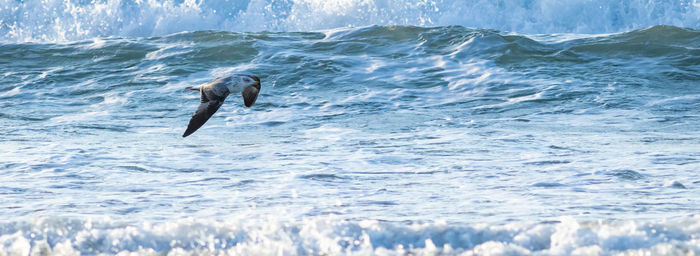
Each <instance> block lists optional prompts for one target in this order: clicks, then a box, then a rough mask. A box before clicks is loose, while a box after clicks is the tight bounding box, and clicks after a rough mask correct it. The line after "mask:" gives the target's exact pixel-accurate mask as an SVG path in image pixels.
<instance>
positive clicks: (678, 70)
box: [0, 1, 700, 255]
mask: <svg viewBox="0 0 700 256" xmlns="http://www.w3.org/2000/svg"><path fill="white" fill-rule="evenodd" d="M350 2H351V1H350ZM106 3H112V2H106ZM125 3H127V2H125ZM188 3H189V2H185V3H182V4H181V5H177V4H171V5H172V6H170V7H168V6H167V4H163V5H162V6H161V7H159V5H155V4H154V3H149V4H151V6H150V8H151V9H149V10H157V9H158V8H166V9H167V8H174V7H178V8H181V9H182V10H190V11H196V10H200V11H202V10H206V8H205V7H208V5H206V3H199V5H198V6H195V7H198V8H199V9H196V8H195V9H187V8H194V7H192V6H190V7H188V5H187V4H188ZM254 3H255V2H254V1H252V2H250V3H249V4H248V5H241V6H248V8H249V10H250V8H252V7H251V6H254ZM285 3H287V4H292V3H293V2H285ZM330 3H334V2H330ZM537 3H538V4H540V5H542V6H545V4H544V3H539V2H537ZM23 4H24V5H27V4H31V3H23ZM54 4H57V3H54ZM379 4H381V2H376V3H375V5H379ZM440 4H442V5H450V4H451V5H454V6H457V5H459V3H457V2H455V3H451V2H439V3H433V5H435V6H437V5H440ZM688 4H689V5H688V6H695V5H690V3H688ZM17 5H18V6H20V4H17ZM76 5H77V4H76ZM681 5H682V3H681ZM271 6H277V5H274V4H273V5H271ZM309 6H311V4H310V3H309ZM426 6H427V7H426ZM430 6H431V5H422V7H420V6H419V7H420V8H428V7H430ZM20 7H21V6H20ZM278 7H280V6H278ZM282 7H284V6H281V7H280V8H282ZM307 7H308V6H307ZM419 7H416V8H418V9H410V7H406V8H408V9H405V10H403V11H404V12H409V11H415V12H418V13H420V14H421V15H423V16H425V17H428V16H430V15H434V13H433V11H430V10H432V9H430V10H427V9H420V8H419ZM438 7H439V8H442V7H441V6H438ZM511 7H512V6H511ZM511 7H509V6H507V5H506V6H501V7H498V8H505V9H508V8H511ZM516 7H517V6H516ZM608 7H609V8H613V7H615V5H614V4H613V5H611V6H608ZM633 7H634V6H632V7H629V8H631V9H634V8H633ZM83 8H84V9H82V10H86V12H87V11H89V10H91V9H89V8H88V6H85V7H83ZM121 8H122V9H118V10H121V12H122V16H119V17H131V16H135V17H141V18H143V19H145V17H146V16H139V15H140V14H139V15H137V14H138V13H137V12H133V13H131V14H130V15H131V16H129V15H127V16H124V14H123V13H126V11H125V9H124V8H127V9H128V6H126V7H125V6H122V7H121ZM241 8H243V7H241ZM309 8H310V7H309ZM493 8H497V7H493ZM513 8H515V7H513ZM552 8H553V7H552ZM688 8H689V9H688V10H689V11H687V12H685V14H684V13H683V12H680V13H679V12H676V13H675V14H676V16H678V17H684V19H685V21H684V19H680V18H678V19H677V20H680V21H679V22H680V23H682V24H679V26H671V25H658V26H645V27H638V28H636V27H635V28H631V29H628V28H629V26H634V25H633V24H646V23H643V22H641V23H640V22H638V23H633V22H630V23H625V22H626V21H628V20H632V21H634V19H616V20H604V21H607V23H609V24H617V27H615V26H612V25H611V26H601V27H598V28H590V29H593V30H595V31H594V34H581V33H576V34H574V33H572V32H581V30H583V29H582V28H580V25H581V24H580V23H576V21H577V19H576V17H574V18H572V19H571V23H570V24H566V26H559V27H555V28H553V30H557V31H556V32H570V33H550V32H551V31H552V30H549V29H548V28H549V27H536V26H535V25H532V26H535V27H533V28H535V30H537V29H539V30H540V31H539V32H537V33H535V32H532V31H530V30H527V29H522V30H520V31H524V32H509V30H507V29H506V30H495V29H490V28H501V29H502V27H508V26H509V24H508V23H503V22H502V23H497V22H496V23H494V24H496V25H498V24H500V26H501V27H499V26H496V25H494V26H488V25H484V26H482V27H484V28H470V27H466V26H441V25H447V24H442V23H439V22H438V21H433V23H436V24H434V25H440V26H427V25H431V24H432V23H431V24H413V25H415V26H412V25H411V24H408V25H391V24H384V25H371V26H353V27H351V28H337V27H336V28H332V29H325V28H318V29H316V28H317V27H314V28H312V29H308V30H305V31H307V32H295V31H294V29H288V27H284V26H282V25H279V24H283V25H284V24H286V26H292V25H293V24H294V23H291V21H289V20H284V19H281V20H280V19H278V20H277V21H278V27H274V28H272V29H268V30H272V31H254V32H236V31H237V30H236V29H231V30H229V31H226V29H225V28H223V29H222V28H207V27H205V29H198V30H196V31H182V32H177V33H171V32H172V31H165V33H162V34H160V33H158V32H157V31H150V32H144V31H141V30H139V31H140V32H138V31H137V32H138V33H136V32H134V31H136V30H126V29H124V28H126V26H124V24H123V23H113V24H112V26H111V28H114V27H117V25H120V24H121V25H120V26H122V27H121V29H120V30H117V29H112V30H108V29H106V28H105V29H104V30H103V32H104V33H107V35H106V36H99V35H93V34H90V33H86V34H84V36H85V38H83V36H81V35H75V34H70V33H67V34H65V33H64V34H61V35H62V36H63V39H66V40H63V39H61V38H56V35H58V34H56V33H54V32H56V31H54V30H51V31H44V30H43V29H44V28H36V29H34V30H31V29H25V30H23V31H29V30H31V31H33V33H32V36H31V37H30V38H29V39H31V40H29V41H28V42H25V41H24V40H19V39H18V38H16V37H12V36H11V35H13V34H12V33H7V34H6V36H5V37H4V38H3V39H4V40H5V41H4V42H3V43H1V44H0V130H1V131H3V132H2V136H0V145H1V146H0V169H2V171H1V172H0V181H1V182H0V198H1V199H2V200H0V216H3V220H2V221H0V250H1V251H3V252H8V253H16V254H20V255H22V254H37V253H42V252H44V253H48V252H50V253H54V254H84V255H92V254H100V253H106V254H117V253H120V252H121V253H126V252H137V253H138V254H159V253H164V254H168V253H169V254H173V255H180V254H184V255H188V254H191V255H201V254H215V253H221V254H233V255H236V254H243V255H248V254H283V255H296V254H331V255H335V254H358V255H367V254H377V255H403V254H406V253H425V254H427V255H433V254H460V253H466V254H467V255H472V254H477V255H480V254H510V255H520V254H544V255H566V254H577V253H580V254H587V255H591V254H593V255H595V254H604V255H607V254H614V253H619V252H626V253H630V254H635V253H637V254H644V253H651V254H654V255H658V254H692V253H699V252H700V239H699V238H698V237H699V236H700V221H699V216H698V215H696V214H697V212H698V209H700V204H699V203H698V201H697V200H696V199H697V198H698V196H699V195H700V193H698V186H699V184H700V174H698V172H697V170H698V168H699V167H700V150H699V149H700V130H698V127H700V111H698V110H699V109H700V87H699V86H698V85H699V84H700V83H699V81H700V31H698V30H697V23H693V21H697V16H695V15H694V13H697V12H694V11H696V8H697V7H688ZM694 8H695V9H694ZM584 9H585V8H584ZM218 10H221V9H218ZM294 10H296V9H294V8H292V9H291V12H294ZM426 10H427V11H426ZM442 10H443V11H442V12H444V13H443V14H444V15H443V16H445V17H447V16H449V15H448V14H450V12H449V10H445V8H442ZM509 10H510V9H509ZM539 10H541V8H540V9H539ZM669 10H675V9H673V8H671V9H669ZM93 11H94V10H93ZM435 12H440V11H435ZM669 12H672V11H669ZM156 13H157V12H156ZM279 13H280V15H281V14H282V13H283V12H282V11H279ZM11 14H12V13H10V15H11ZM245 14H246V13H242V14H240V15H245ZM404 14H405V13H404ZM679 14H682V15H679ZM37 15H39V14H37ZM63 15H67V14H65V13H64V14H63ZM374 15H375V16H377V17H379V16H382V15H388V14H386V13H382V12H375V13H374ZM523 15H525V14H523ZM529 15H534V14H529ZM581 15H585V14H581ZM683 15H685V16H683ZM117 16H118V15H117ZM419 16H420V15H419ZM19 17H23V16H21V15H20V16H19ZM213 17H218V16H213ZM411 17H413V18H416V19H417V18H418V17H415V16H411ZM577 17H578V16H577ZM628 17H631V16H629V15H628ZM654 17H656V20H655V19H653V18H654ZM654 17H651V16H649V17H647V19H646V21H647V22H650V23H654V22H657V21H659V20H661V21H663V19H665V18H667V17H666V16H664V15H660V14H659V15H658V16H654ZM286 18H287V19H289V16H286ZM433 18H435V17H433ZM545 18H546V17H545ZM554 18H556V17H550V19H554ZM578 18H579V19H581V18H582V17H578ZM34 19H36V20H32V19H31V17H30V18H18V19H17V20H18V21H20V22H25V23H23V24H29V23H27V22H28V21H27V20H29V21H35V22H37V23H40V20H41V17H39V18H34ZM221 19H223V20H225V21H228V20H227V19H226V18H225V17H224V18H221ZM435 19H436V18H435ZM639 19H642V18H639ZM669 19H670V18H669ZM330 20H331V21H334V22H339V21H338V20H333V19H330ZM349 21H353V20H352V19H350V20H349ZM349 21H348V22H349ZM355 21H357V20H355ZM393 21H394V22H393V23H401V21H402V20H401V19H395V20H393ZM531 21H532V24H539V23H537V20H531ZM285 22H286V23H285ZM462 22H468V20H462ZM683 22H685V23H683ZM78 23H79V22H77V21H76V22H74V23H70V24H78ZM375 23H377V24H382V22H375ZM388 23H392V22H388ZM407 23H411V21H410V20H409V21H407ZM413 23H415V22H413ZM455 23H459V22H455ZM541 23H542V24H546V22H544V21H542V22H541ZM4 24H10V23H8V22H5V23H4ZM223 24H225V23H223ZM306 24H307V25H309V26H312V25H314V24H315V23H306ZM552 24H553V25H552ZM552 24H550V25H552V26H554V25H556V23H552ZM601 24H606V22H601ZM683 24H685V27H684V26H682V25H683ZM205 25H206V24H204V25H202V26H205ZM360 25H362V24H360ZM456 25H466V24H456ZM329 26H332V25H329ZM569 27H579V29H578V30H577V29H570V28H569ZM27 28H32V27H31V26H28V27H27ZM69 28H74V27H71V26H66V27H65V29H64V32H65V31H70V29H69ZM84 28H85V27H84ZM168 28H170V29H175V28H174V25H171V26H170V27H168ZM3 29H5V30H7V31H15V32H17V31H19V30H17V29H15V30H12V27H11V26H5V27H3ZM210 29H213V30H210ZM606 29H609V30H606ZM253 30H256V29H253ZM285 30H286V31H285ZM611 30H622V31H611ZM585 32H588V31H585ZM610 32H614V33H610ZM110 33H112V34H110ZM132 33H135V34H132ZM140 33H146V35H143V34H140ZM541 33H547V34H541ZM603 33H605V34H603ZM15 34H17V33H15ZM25 34H26V33H25ZM37 35H44V38H45V39H46V40H40V38H42V37H41V36H37ZM25 39H27V38H25ZM231 73H247V74H254V75H256V76H259V77H260V78H261V81H262V91H261V93H260V96H259V98H258V100H257V102H256V104H255V105H254V106H253V107H251V108H246V107H244V106H243V101H242V99H240V98H239V97H236V96H230V97H229V98H228V99H227V101H226V103H225V104H224V105H223V106H222V108H221V109H220V110H219V111H218V112H217V113H216V114H215V115H214V116H213V117H212V119H210V120H209V121H208V122H207V123H206V124H205V125H204V126H203V127H202V128H200V130H198V131H197V132H196V133H194V134H193V135H192V136H190V137H187V138H184V139H183V138H182V137H181V134H182V132H183V131H184V130H185V128H186V126H187V122H188V120H189V118H190V116H191V115H192V113H193V112H194V110H195V109H196V108H197V106H198V105H199V95H198V93H197V92H193V91H190V90H185V89H184V88H185V87H187V86H192V85H197V84H200V83H204V82H207V81H209V80H211V79H213V78H215V77H217V76H223V75H226V74H231Z"/></svg>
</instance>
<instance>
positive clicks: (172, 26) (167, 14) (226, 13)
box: [0, 0, 700, 42]
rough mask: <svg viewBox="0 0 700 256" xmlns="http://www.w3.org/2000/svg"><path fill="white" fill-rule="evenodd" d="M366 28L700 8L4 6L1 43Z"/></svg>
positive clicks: (625, 26)
mask: <svg viewBox="0 0 700 256" xmlns="http://www.w3.org/2000/svg"><path fill="white" fill-rule="evenodd" d="M369 25H380V26H384V25H400V26H421V27H426V26H449V25H460V26H465V27H474V28H484V29H497V30H502V31H513V32H519V33H613V32H621V31H629V30H635V29H641V28H644V27H649V26H654V25H672V26H677V27H688V28H698V27H700V4H698V3H697V1H690V0H683V1H671V0H665V1H652V0H635V1H622V2H621V1H615V0H606V1H582V0H567V1H545V0H535V1H532V0H518V1H505V2H503V1H496V2H494V1H484V0H469V1H461V0H441V1H432V0H411V1H387V0H372V1H360V0H338V1H322V0H313V1H308V0H282V1H276V0H275V1H273V0H247V1H228V0H202V1H196V0H184V1H158V0H147V1H135V0H100V1H75V0H69V1H63V0H48V1H14V0H3V1H0V35H2V36H0V40H2V41H7V42H26V41H34V42H62V41H75V40H82V39H88V38H94V37H150V36H162V35H167V34H172V33H178V32H183V31H200V30H217V31H232V32H255V31H280V32H293V31H318V30H326V29H335V28H345V27H363V26H369Z"/></svg>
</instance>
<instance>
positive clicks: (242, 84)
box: [182, 74, 260, 137]
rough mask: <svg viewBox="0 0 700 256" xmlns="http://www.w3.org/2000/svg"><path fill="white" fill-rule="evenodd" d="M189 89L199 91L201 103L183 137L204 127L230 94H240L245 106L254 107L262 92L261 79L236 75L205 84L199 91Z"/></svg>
mask: <svg viewBox="0 0 700 256" xmlns="http://www.w3.org/2000/svg"><path fill="white" fill-rule="evenodd" d="M187 89H190V90H198V91H199V93H200V94H201V101H200V104H199V107H198V108H197V110H196V111H195V112H194V114H193V115H192V118H191V119H190V123H189V124H188V125H187V130H185V133H184V134H182V137H187V136H189V135H190V134H192V133H194V132H195V131H197V129H199V128H200V127H202V125H204V123H206V122H207V120H209V118H211V116H212V115H214V113H216V111H217V110H219V108H220V107H221V105H223V104H224V100H226V97H227V96H228V95H229V94H230V93H238V92H240V93H241V96H242V97H243V103H244V104H245V106H246V107H250V106H252V105H253V104H254V103H255V100H256V99H257V98H258V93H259V92H260V79H259V78H258V77H256V76H251V75H238V74H236V75H230V76H225V77H219V78H217V79H214V80H213V81H211V82H208V83H206V84H203V85H202V86H200V87H199V89H197V88H193V87H188V88H187Z"/></svg>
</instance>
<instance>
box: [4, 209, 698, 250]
mask: <svg viewBox="0 0 700 256" xmlns="http://www.w3.org/2000/svg"><path fill="white" fill-rule="evenodd" d="M698 223H700V218H698V216H694V217H685V218H679V219H673V220H666V221H662V222H657V223H653V224H652V223H644V222H638V221H637V222H635V221H620V222H604V221H597V222H596V221H580V220H576V219H574V218H571V217H562V218H561V219H560V220H559V221H558V222H556V223H544V224H528V223H519V222H518V223H510V224H507V225H497V224H496V225H489V224H475V225H459V224H448V223H445V222H441V221H435V222H432V223H414V224H399V223H388V222H381V221H376V220H363V221H359V222H354V221H345V220H337V219H334V218H333V217H323V218H314V219H306V220H301V221H293V220H283V219H281V218H279V217H263V218H256V219H255V220H251V219H247V218H232V219H227V220H220V221H215V220H196V219H192V218H188V219H181V220H178V221H172V222H165V223H149V222H141V223H131V224H130V223H121V222H118V221H113V220H109V219H100V220H93V219H87V220H83V221H76V220H67V219H36V220H34V221H32V222H29V223H24V222H14V223H3V224H1V226H0V227H2V228H1V229H0V251H3V252H5V253H7V254H10V255H12V254H19V255H28V254H32V255H34V254H37V253H39V252H42V251H43V252H45V253H64V254H78V253H83V254H99V253H130V252H136V253H138V254H156V253H171V254H177V255H196V254H225V255H228V254H234V255H239V254H282V255H304V254H315V255H318V254H330V255H370V254H376V255H403V254H406V253H415V254H420V255H422V254H426V255H435V254H444V255H457V254H462V255H514V254H517V255H523V254H543V255H608V254H617V253H626V254H630V255H649V254H653V255H677V254H683V255H686V254H693V253H698V252H700V238H698V233H700V225H699V224H698Z"/></svg>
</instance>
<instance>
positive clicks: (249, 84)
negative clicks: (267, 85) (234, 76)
mask: <svg viewBox="0 0 700 256" xmlns="http://www.w3.org/2000/svg"><path fill="white" fill-rule="evenodd" d="M241 80H242V82H243V91H242V92H241V95H242V96H243V103H245V106H246V107H250V106H252V105H253V103H255V100H256V99H258V93H259V92H260V78H258V77H257V76H253V75H246V76H245V77H243V78H242V79H241Z"/></svg>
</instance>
